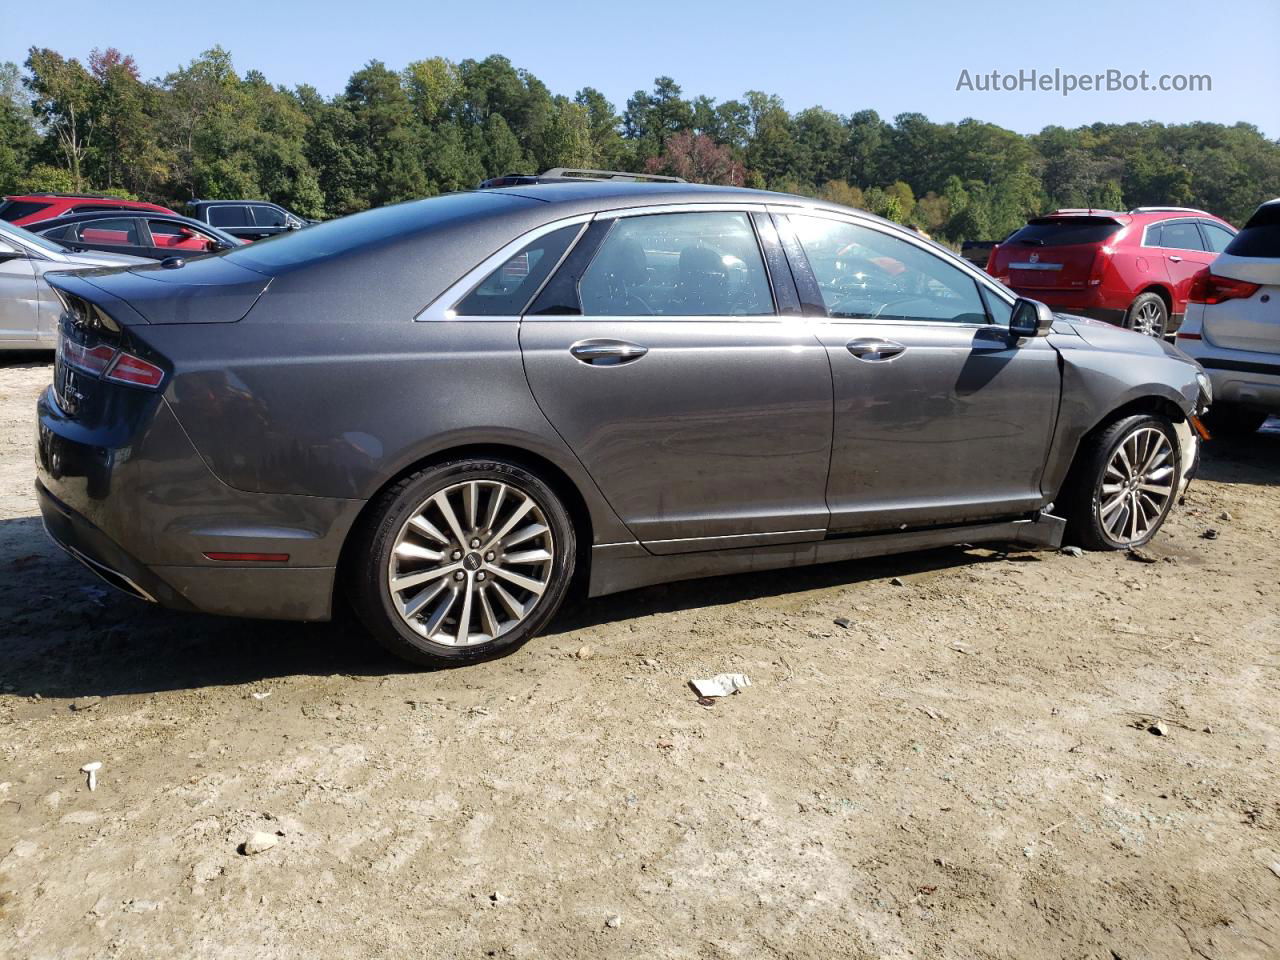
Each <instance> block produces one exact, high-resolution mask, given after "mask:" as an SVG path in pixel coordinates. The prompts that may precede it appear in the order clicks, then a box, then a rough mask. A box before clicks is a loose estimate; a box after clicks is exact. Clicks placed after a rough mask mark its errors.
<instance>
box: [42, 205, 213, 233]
mask: <svg viewBox="0 0 1280 960" xmlns="http://www.w3.org/2000/svg"><path fill="white" fill-rule="evenodd" d="M132 219H137V220H173V221H177V222H178V223H185V224H188V225H189V226H192V227H199V228H200V229H201V230H208V229H209V224H207V223H204V222H203V221H201V220H193V219H192V218H191V217H184V216H183V215H182V214H180V213H162V212H161V211H159V210H138V209H135V208H130V207H122V208H121V209H119V210H82V211H81V212H80V213H64V214H62V215H61V216H58V217H49V218H48V219H47V220H37V221H35V222H34V223H29V224H27V225H26V229H28V230H31V231H33V232H34V231H35V230H37V229H39V230H48V229H50V228H52V227H56V226H58V225H59V224H62V223H81V222H87V221H90V220H132Z"/></svg>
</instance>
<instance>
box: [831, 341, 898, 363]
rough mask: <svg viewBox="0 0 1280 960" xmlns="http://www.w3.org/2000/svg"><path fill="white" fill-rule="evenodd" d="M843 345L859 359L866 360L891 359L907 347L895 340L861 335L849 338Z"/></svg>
mask: <svg viewBox="0 0 1280 960" xmlns="http://www.w3.org/2000/svg"><path fill="white" fill-rule="evenodd" d="M845 346H846V348H847V349H848V351H849V352H850V353H852V354H853V355H854V356H855V357H857V358H858V359H859V360H866V361H868V362H872V361H876V360H892V359H893V358H894V357H896V356H898V355H899V354H900V353H902V351H904V350H906V349H907V348H906V347H904V346H903V345H902V344H900V343H898V342H897V341H896V340H882V339H880V338H879V337H861V338H859V339H857V340H850V341H849V342H848V343H847V344H846V345H845Z"/></svg>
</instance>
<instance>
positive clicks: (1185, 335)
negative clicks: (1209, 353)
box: [1174, 332, 1204, 340]
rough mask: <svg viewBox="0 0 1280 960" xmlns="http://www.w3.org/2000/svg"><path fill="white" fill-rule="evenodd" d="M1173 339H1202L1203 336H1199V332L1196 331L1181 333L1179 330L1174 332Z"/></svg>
mask: <svg viewBox="0 0 1280 960" xmlns="http://www.w3.org/2000/svg"><path fill="white" fill-rule="evenodd" d="M1174 339H1176V340H1203V339H1204V338H1203V337H1202V336H1200V334H1198V333H1181V332H1179V333H1176V334H1174Z"/></svg>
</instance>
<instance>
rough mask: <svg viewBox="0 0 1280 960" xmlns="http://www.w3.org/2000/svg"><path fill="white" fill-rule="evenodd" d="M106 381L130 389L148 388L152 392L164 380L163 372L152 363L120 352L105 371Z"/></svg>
mask: <svg viewBox="0 0 1280 960" xmlns="http://www.w3.org/2000/svg"><path fill="white" fill-rule="evenodd" d="M106 379H108V380H110V381H112V382H113V383H127V384H129V385H130V386H132V387H148V388H150V389H152V390H154V389H155V388H156V387H158V386H160V383H161V381H163V380H164V370H162V369H161V368H160V367H157V366H156V365H155V364H154V363H150V362H148V361H146V360H143V359H142V358H141V357H135V356H134V355H133V354H132V353H125V352H124V351H123V350H122V351H120V353H119V355H117V357H116V362H115V363H113V364H112V365H111V368H110V369H109V370H108V371H107V375H106Z"/></svg>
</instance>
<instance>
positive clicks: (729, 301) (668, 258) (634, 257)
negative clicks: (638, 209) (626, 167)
mask: <svg viewBox="0 0 1280 960" xmlns="http://www.w3.org/2000/svg"><path fill="white" fill-rule="evenodd" d="M578 294H579V297H580V299H581V302H582V314H583V316H588V317H636V316H640V317H647V316H655V317H672V316H677V317H750V316H768V315H771V314H773V313H774V306H773V295H772V293H771V292H770V288H769V274H768V272H767V271H766V270H765V266H764V259H763V258H762V257H761V255H760V245H759V243H758V242H757V241H756V235H755V230H754V229H753V228H752V226H751V221H750V220H749V219H748V218H747V215H746V214H745V213H735V212H710V211H709V212H707V213H667V214H648V215H643V216H637V217H624V218H622V219H620V220H618V221H616V222H615V223H614V224H613V226H612V228H611V229H610V230H609V234H608V236H606V237H605V238H604V241H603V242H602V243H601V244H600V249H599V250H598V251H597V253H596V255H595V258H594V259H593V260H592V261H591V265H590V266H589V267H587V270H586V272H585V273H584V274H583V275H582V280H581V281H580V282H579V284H578Z"/></svg>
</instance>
